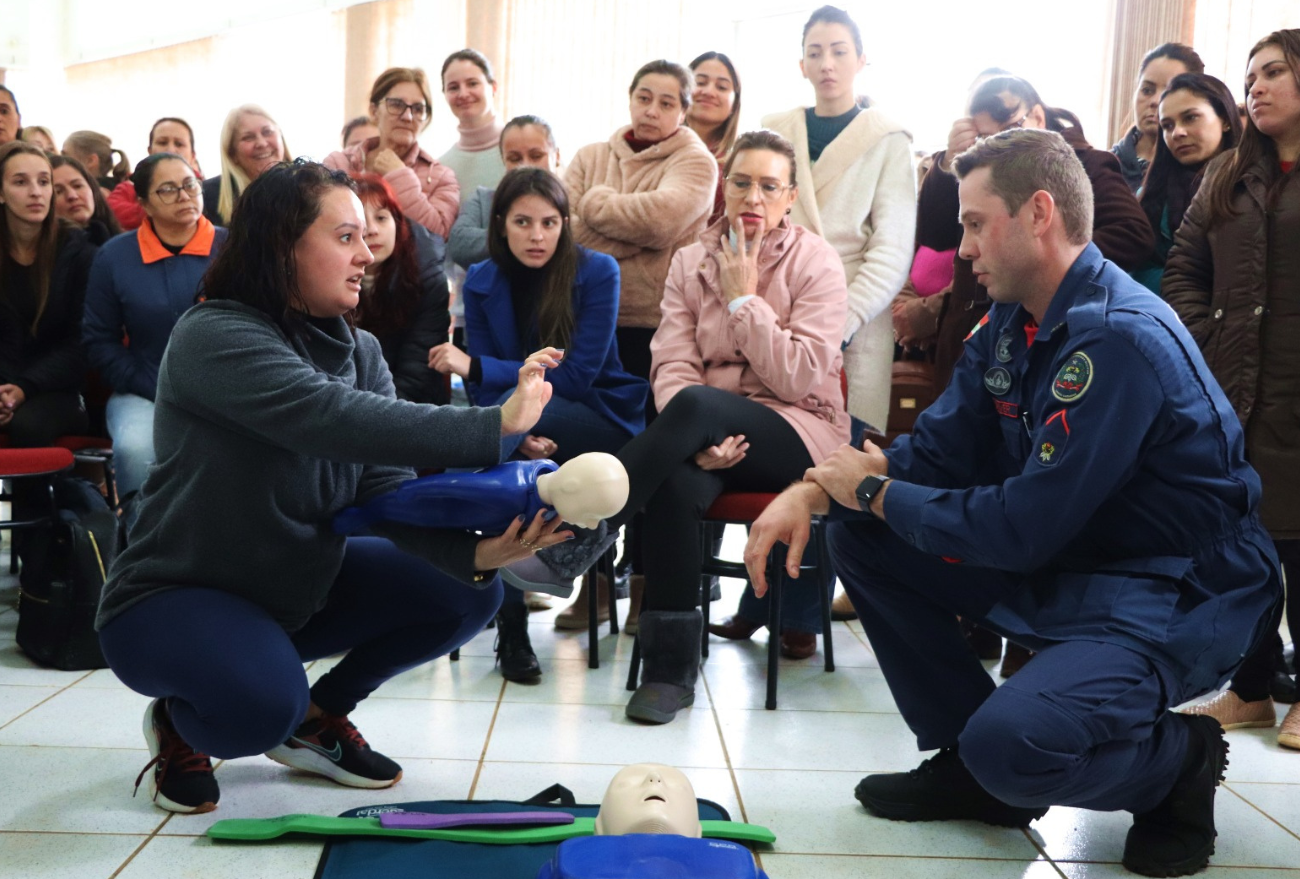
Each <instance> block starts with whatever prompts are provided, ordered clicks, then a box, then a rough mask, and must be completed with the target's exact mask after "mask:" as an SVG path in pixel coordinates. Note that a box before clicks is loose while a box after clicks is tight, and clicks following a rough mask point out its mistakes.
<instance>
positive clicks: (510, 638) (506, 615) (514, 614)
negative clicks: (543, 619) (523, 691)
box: [497, 603, 542, 684]
mask: <svg viewBox="0 0 1300 879" xmlns="http://www.w3.org/2000/svg"><path fill="white" fill-rule="evenodd" d="M497 662H498V663H500V665H501V677H503V678H505V679H506V680H507V681H514V682H515V683H517V684H531V683H533V682H535V681H536V680H537V679H538V678H540V677H541V676H542V667H541V665H539V664H538V662H537V654H536V653H534V652H533V644H532V642H531V641H529V640H528V606H527V605H524V604H514V603H512V604H503V605H501V610H500V611H498V612H497Z"/></svg>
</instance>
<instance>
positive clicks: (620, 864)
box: [537, 833, 766, 879]
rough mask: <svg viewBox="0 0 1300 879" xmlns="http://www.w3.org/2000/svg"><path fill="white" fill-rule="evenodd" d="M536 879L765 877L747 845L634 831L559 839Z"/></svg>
mask: <svg viewBox="0 0 1300 879" xmlns="http://www.w3.org/2000/svg"><path fill="white" fill-rule="evenodd" d="M537 879H766V874H765V873H764V872H763V871H762V870H760V869H758V865H757V864H755V863H754V856H753V855H752V854H750V851H749V849H747V848H745V847H744V846H743V845H739V844H737V843H734V842H728V841H726V840H722V839H690V838H688V837H685V836H671V835H670V836H663V835H656V834H649V833H633V834H629V835H627V836H587V837H582V838H578V839H567V840H565V841H564V842H562V843H560V847H559V848H558V849H556V851H555V855H554V856H552V858H551V859H550V860H549V861H547V862H546V863H545V864H544V865H543V866H542V869H541V871H540V872H538V874H537Z"/></svg>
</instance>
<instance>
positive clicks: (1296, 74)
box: [1206, 28, 1300, 225]
mask: <svg viewBox="0 0 1300 879" xmlns="http://www.w3.org/2000/svg"><path fill="white" fill-rule="evenodd" d="M1266 46H1277V47H1278V48H1279V49H1281V50H1282V57H1283V58H1285V59H1286V64H1287V67H1290V68H1291V77H1292V78H1293V79H1294V80H1295V83H1296V88H1298V89H1300V28H1290V29H1288V30H1281V31H1273V33H1271V34H1269V35H1268V36H1266V37H1264V39H1262V40H1260V41H1259V42H1258V43H1256V44H1255V46H1254V48H1252V49H1251V50H1250V56H1249V57H1250V58H1252V59H1253V58H1254V57H1255V56H1256V55H1257V54H1259V52H1260V50H1261V49H1263V48H1265V47H1266ZM1246 95H1247V97H1248V98H1249V96H1250V89H1249V88H1247V89H1246ZM1261 160H1270V161H1269V162H1268V163H1269V164H1270V165H1271V166H1272V167H1274V168H1276V167H1277V166H1278V154H1277V144H1276V143H1274V142H1273V138H1271V137H1269V136H1268V135H1267V134H1264V132H1262V131H1260V130H1259V128H1258V127H1256V125H1255V120H1254V119H1253V118H1251V116H1250V115H1249V114H1247V115H1246V125H1245V128H1244V129H1243V131H1242V133H1241V142H1240V143H1239V144H1238V145H1237V149H1236V150H1235V151H1234V152H1233V157H1232V158H1231V159H1229V160H1227V161H1226V163H1225V164H1224V167H1223V168H1222V170H1220V171H1219V172H1218V173H1216V174H1215V175H1214V177H1213V178H1212V179H1211V180H1210V181H1209V182H1208V183H1207V184H1206V185H1207V186H1209V192H1208V193H1207V195H1208V200H1209V203H1210V224H1211V225H1213V224H1215V223H1218V222H1220V221H1223V220H1227V219H1228V218H1230V217H1235V216H1236V215H1237V211H1236V209H1235V208H1233V206H1232V194H1233V190H1235V189H1236V188H1237V183H1238V182H1240V181H1241V178H1242V177H1243V176H1244V175H1245V173H1246V170H1247V169H1248V168H1251V167H1253V166H1255V165H1256V164H1258V163H1259V162H1260V161H1261ZM1298 168H1300V162H1297V163H1296V164H1295V166H1294V167H1293V168H1292V169H1291V173H1292V174H1295V173H1297V170H1296V169H1298ZM1283 179H1284V178H1283V176H1282V175H1281V174H1278V175H1277V176H1276V178H1275V179H1274V181H1273V183H1272V186H1271V187H1270V191H1269V193H1268V205H1269V207H1268V209H1269V210H1272V209H1273V205H1274V203H1275V200H1276V198H1277V193H1278V189H1279V187H1280V185H1281V182H1282V180H1283Z"/></svg>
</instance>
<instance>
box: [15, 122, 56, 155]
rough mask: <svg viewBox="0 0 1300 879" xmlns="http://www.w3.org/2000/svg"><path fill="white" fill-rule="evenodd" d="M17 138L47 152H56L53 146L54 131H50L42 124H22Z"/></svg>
mask: <svg viewBox="0 0 1300 879" xmlns="http://www.w3.org/2000/svg"><path fill="white" fill-rule="evenodd" d="M18 139H19V140H25V141H27V142H28V143H34V144H36V145H37V146H38V147H40V148H41V149H43V150H45V151H46V152H47V153H57V152H58V150H57V149H55V148H54V132H52V131H50V130H49V129H48V128H46V127H45V126H44V125H24V126H23V130H22V134H21V135H19V138H18Z"/></svg>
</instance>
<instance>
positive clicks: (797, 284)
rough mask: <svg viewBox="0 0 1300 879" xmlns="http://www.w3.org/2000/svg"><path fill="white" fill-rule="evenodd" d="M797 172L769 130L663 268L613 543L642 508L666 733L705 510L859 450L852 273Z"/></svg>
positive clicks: (679, 704) (651, 698) (654, 661)
mask: <svg viewBox="0 0 1300 879" xmlns="http://www.w3.org/2000/svg"><path fill="white" fill-rule="evenodd" d="M795 161H796V159H795V150H794V147H793V146H791V144H790V142H789V141H787V140H785V139H784V138H782V137H780V136H779V135H777V134H775V133H773V132H771V131H753V132H749V133H748V134H744V135H742V136H741V137H740V138H739V139H738V140H737V141H736V147H735V149H734V150H733V151H732V154H731V158H730V159H729V160H728V161H727V164H726V166H725V167H724V169H723V172H724V176H725V177H726V181H727V182H726V186H725V188H724V197H725V198H726V201H727V211H726V214H725V215H724V216H723V218H722V219H720V220H718V221H717V222H716V223H714V224H713V225H711V226H709V227H708V228H706V229H705V230H704V232H703V233H701V235H700V240H699V242H697V243H695V244H691V245H688V246H687V247H684V248H682V249H681V250H680V251H679V252H678V253H676V254H675V255H674V256H673V259H672V264H671V266H670V267H669V269H668V279H667V283H666V285H665V287H664V298H663V318H662V320H661V322H660V324H659V331H658V332H657V333H655V336H654V340H653V342H651V345H650V352H651V356H652V363H653V365H652V370H651V378H650V381H651V387H652V389H653V391H654V399H655V404H656V405H657V406H658V407H659V417H658V418H656V419H655V420H654V422H652V423H651V424H650V425H649V426H648V427H647V428H646V429H645V431H644V432H643V433H641V434H640V435H639V436H637V437H636V438H635V439H633V440H632V441H631V442H629V443H628V444H627V445H625V446H623V448H622V449H621V450H619V452H618V458H619V460H620V461H622V462H623V466H624V467H625V468H626V469H627V473H628V479H629V483H630V487H629V495H628V501H627V505H626V506H625V507H624V508H623V510H622V512H620V513H619V514H618V515H616V516H613V517H611V518H610V519H609V520H607V523H606V524H607V525H608V528H609V532H610V533H613V532H614V531H615V530H616V529H617V528H619V527H621V526H623V525H625V524H627V522H628V521H629V520H630V519H631V518H632V516H633V515H634V514H635V513H636V512H638V511H639V510H641V509H644V510H645V527H644V530H645V545H646V547H647V549H648V550H649V551H647V552H646V554H645V559H644V562H645V595H644V599H643V600H644V607H643V609H642V610H641V614H640V618H639V620H638V626H639V633H638V636H639V637H640V639H641V652H642V656H643V657H644V664H643V665H642V667H641V668H642V672H641V683H640V687H639V688H638V689H637V691H636V693H635V694H634V695H633V696H632V699H631V701H630V702H629V703H628V706H627V716H628V717H630V718H632V719H633V720H639V721H642V722H644V723H668V722H669V721H671V720H672V719H673V718H674V717H675V716H676V714H677V712H678V711H679V710H681V709H683V708H686V707H687V706H689V705H691V704H693V703H694V701H695V683H696V678H697V675H698V672H699V660H700V637H701V634H702V633H701V631H700V628H701V625H702V618H701V616H700V611H699V610H698V608H697V607H696V605H698V603H699V598H700V565H701V563H702V560H701V557H700V556H701V548H700V537H699V528H700V521H701V518H702V515H703V512H704V511H705V510H707V509H708V508H709V505H710V504H711V503H713V501H714V500H715V499H717V497H718V495H720V494H722V492H723V491H761V492H772V491H780V490H781V489H782V488H784V487H785V486H788V485H789V484H790V483H791V482H795V481H797V480H799V479H801V478H803V474H804V471H805V470H807V469H808V468H810V467H812V466H814V465H816V464H817V463H818V462H820V461H821V460H822V459H823V458H825V457H827V456H828V455H829V454H830V453H831V452H833V451H834V450H835V449H836V448H838V447H839V446H840V445H841V444H843V443H846V442H848V440H849V418H848V414H847V413H846V412H845V410H844V395H843V393H842V392H841V391H840V366H841V363H842V356H841V354H840V338H841V334H842V331H843V329H844V321H845V319H846V317H847V314H848V291H847V288H846V285H845V282H844V268H843V266H842V264H841V262H840V257H839V255H838V254H837V253H836V252H835V249H834V248H833V247H832V246H831V245H830V244H828V243H827V242H826V241H825V240H823V239H822V238H821V237H820V236H818V235H816V234H814V233H813V232H811V231H810V230H808V229H805V228H803V227H802V226H799V225H796V224H795V223H793V222H791V220H790V218H789V216H787V215H788V214H789V212H790V208H791V206H792V205H793V204H794V203H795V199H796V197H797V195H798V187H797V185H796V184H797V181H796V179H795ZM578 545H579V544H575V546H578ZM593 561H594V559H593ZM571 573H572V571H563V572H560V571H553V570H552V569H551V568H550V567H549V566H548V565H547V556H546V555H545V554H542V555H538V556H535V557H533V558H532V559H525V560H524V561H523V562H520V563H518V564H517V565H511V566H509V567H508V568H507V571H506V572H505V573H503V576H505V577H506V579H507V580H508V581H509V582H511V583H513V584H515V585H516V586H521V585H522V588H528V587H527V584H528V583H530V582H531V583H535V584H537V585H538V586H544V585H546V584H550V583H555V582H558V581H559V580H562V579H563V577H564V575H565V574H571Z"/></svg>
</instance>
